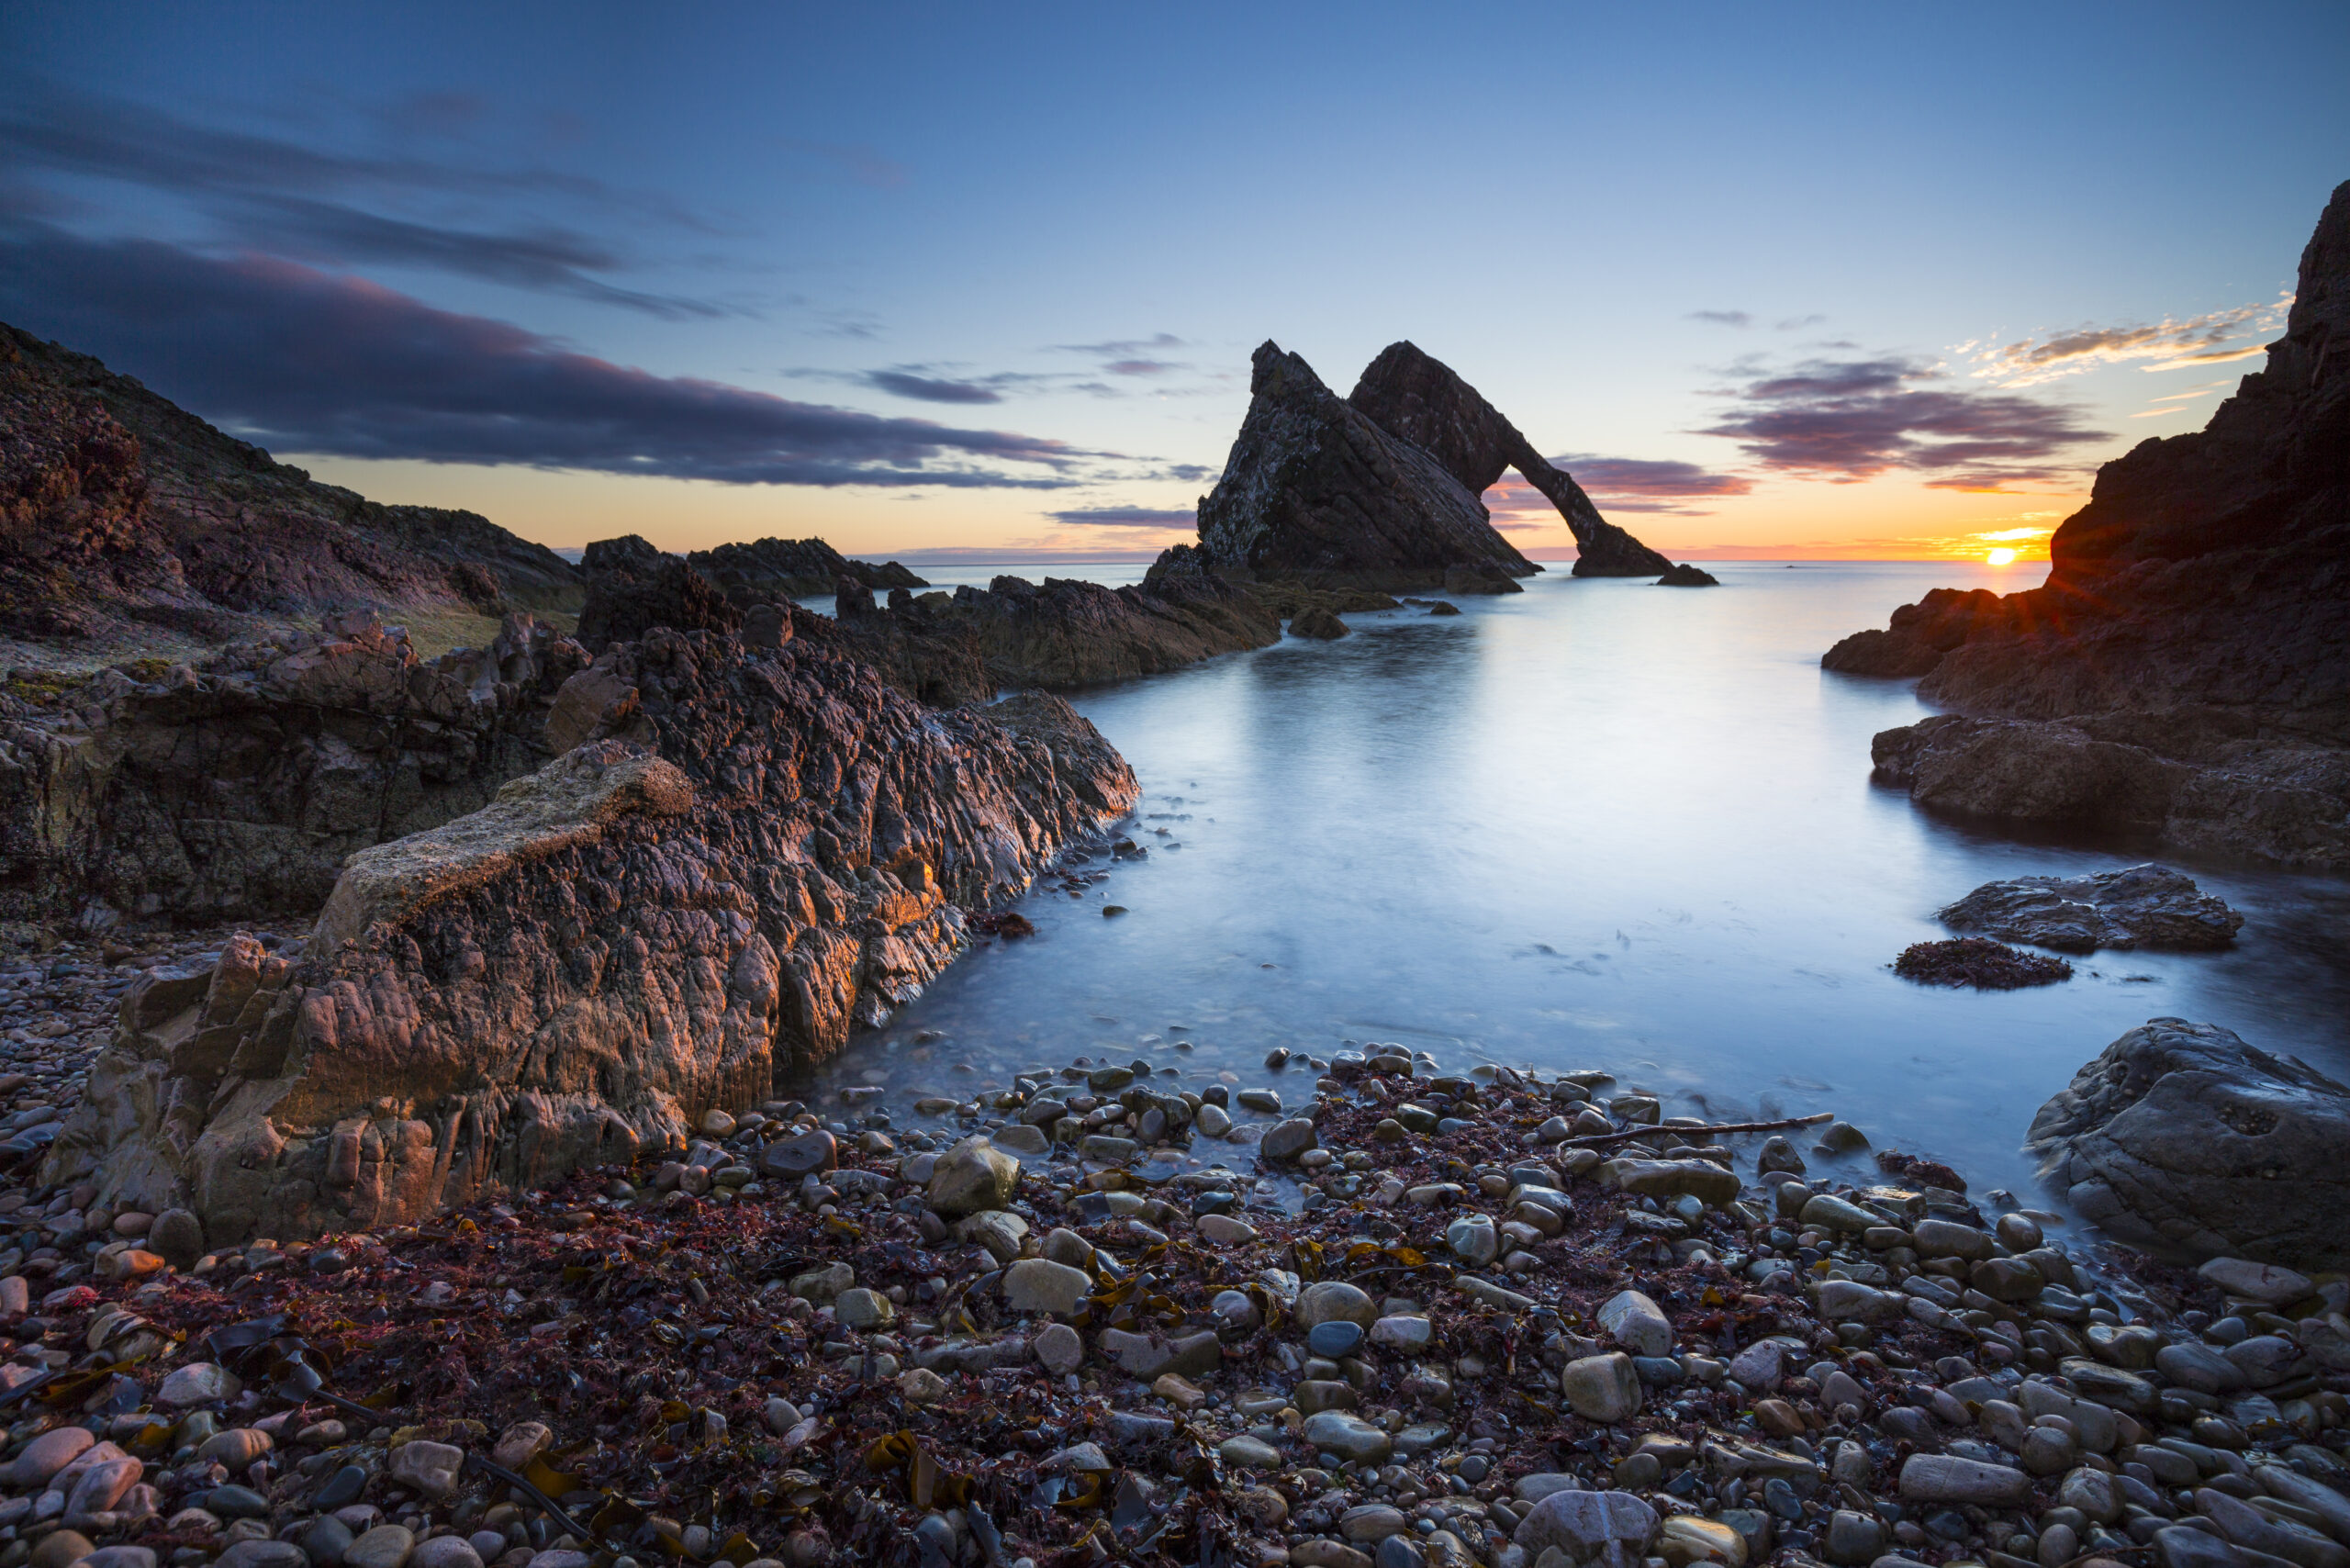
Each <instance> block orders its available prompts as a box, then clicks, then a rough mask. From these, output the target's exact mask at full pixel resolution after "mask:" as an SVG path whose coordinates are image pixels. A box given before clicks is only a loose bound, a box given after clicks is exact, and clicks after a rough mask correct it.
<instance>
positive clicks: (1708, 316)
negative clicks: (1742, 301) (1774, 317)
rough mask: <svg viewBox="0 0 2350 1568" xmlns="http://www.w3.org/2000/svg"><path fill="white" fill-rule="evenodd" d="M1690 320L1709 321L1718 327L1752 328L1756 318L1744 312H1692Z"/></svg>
mask: <svg viewBox="0 0 2350 1568" xmlns="http://www.w3.org/2000/svg"><path fill="white" fill-rule="evenodd" d="M1688 319H1690V320H1692V321H1707V322H1711V323H1712V324H1713V325H1714V326H1717V327H1751V326H1752V325H1754V318H1753V317H1752V316H1751V315H1749V314H1748V313H1747V312H1745V311H1743V310H1692V311H1691V312H1689V316H1688Z"/></svg>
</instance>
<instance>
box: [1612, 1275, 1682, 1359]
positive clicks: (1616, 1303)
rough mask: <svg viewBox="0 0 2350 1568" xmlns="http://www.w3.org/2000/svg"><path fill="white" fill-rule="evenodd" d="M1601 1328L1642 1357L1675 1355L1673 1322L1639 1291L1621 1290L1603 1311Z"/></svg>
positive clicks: (1619, 1343) (1627, 1348)
mask: <svg viewBox="0 0 2350 1568" xmlns="http://www.w3.org/2000/svg"><path fill="white" fill-rule="evenodd" d="M1599 1326H1600V1327H1602V1328H1604V1329H1606V1331H1607V1335H1608V1338H1612V1339H1614V1340H1615V1341H1616V1343H1617V1344H1618V1345H1621V1346H1623V1347H1624V1349H1626V1350H1630V1351H1631V1352H1633V1353H1634V1354H1635V1355H1641V1356H1669V1355H1671V1354H1673V1322H1672V1320H1671V1319H1670V1318H1668V1317H1666V1316H1664V1310H1663V1308H1662V1307H1660V1306H1658V1305H1657V1304H1656V1303H1655V1302H1653V1301H1651V1300H1650V1299H1649V1298H1648V1297H1647V1296H1645V1295H1643V1294H1640V1293H1639V1291H1618V1292H1617V1293H1616V1294H1614V1295H1612V1296H1609V1297H1608V1298H1607V1300H1606V1302H1605V1303H1603V1304H1602V1305H1601V1306H1600V1308H1599Z"/></svg>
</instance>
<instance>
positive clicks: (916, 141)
mask: <svg viewBox="0 0 2350 1568" xmlns="http://www.w3.org/2000/svg"><path fill="white" fill-rule="evenodd" d="M2345 66H2350V6H2342V5H2341V4H2339V0H2328V3H2324V4H2260V3H2256V0H2238V3H2236V4H2233V5H2230V6H2210V5H2198V6H2169V5H2161V4H2140V5H2132V6H2110V5H2097V6H2089V5H2065V4H2046V3H2040V4H2031V5H2018V6H2003V5H1997V4H1990V5H1979V6H1967V7H1956V8H1953V7H1922V6H1882V5H1869V6H1776V7H1758V6H1751V5H1715V4H1707V3H1704V0H1690V3H1684V4H1676V5H1673V6H1653V5H1644V6H1634V5H1617V6H1579V5H1572V4H1553V5H1549V6H1484V5H1470V4H1461V5H1453V6H1391V5H1382V4H1375V3H1368V0H1359V3H1355V4H1349V5H1344V6H1339V5H1310V4H1297V5H1273V6H1267V5H1264V4H1262V3H1261V0H1259V3H1257V4H1252V5H1247V6H1220V5H1214V4H1196V3H1195V4H1192V5H1187V6H1180V7H1151V8H1147V9H1146V8H1143V7H1131V6H1098V5H1097V6H1024V5H1013V6H991V7H973V6H894V5H889V4H867V5H861V6H821V7H818V6H789V5H760V6H728V5H715V4H713V5H704V6H674V7H655V6H599V5H593V4H580V3H576V0H575V3H572V4H566V5H563V6H530V5H502V6H478V5H467V6H434V5H427V4H413V3H411V4H403V5H400V6H361V5H337V6H316V5H284V6H271V5H244V4H235V3H216V4H207V5H204V6H193V5H173V4H164V3H157V0H144V3H140V4H129V5H117V4H109V3H106V0H73V3H72V4H50V3H49V0H13V3H12V4H11V5H9V6H6V7H5V8H4V9H0V319H6V320H8V321H10V322H13V323H15V324H16V325H18V326H21V327H24V328H27V329H28V330H32V331H34V332H37V333H39V334H40V335H41V336H43V337H51V338H55V339H57V340H59V341H61V342H64V343H66V344H68V345H69V346H71V347H74V348H78V349H82V350H84V351H85V352H89V353H96V354H98V355H100V356H101V357H102V358H104V359H105V360H106V362H107V363H108V364H109V365H110V366H112V367H113V368H115V369H117V370H120V371H124V372H127V373H129V374H131V375H137V376H139V377H140V378H141V379H142V380H144V381H145V382H147V383H148V384H149V385H150V386H152V387H154V388H155V389H156V390H158V391H160V392H162V393H163V394H164V395H166V396H168V397H170V398H173V399H175V400H176V401H178V402H180V403H182V404H183V405H185V407H187V408H189V409H194V410H195V411H196V412H198V413H200V414H202V415H204V416H205V417H206V418H207V419H210V420H214V421H215V422H216V423H218V424H220V425H221V426H223V427H224V428H226V429H229V430H231V431H235V432H236V433H239V434H241V435H243V436H245V437H247V438H248V439H251V440H253V441H256V442H260V443H261V444H263V445H264V446H266V447H268V448H269V449H270V450H271V451H272V452H273V453H274V454H275V455H277V456H278V457H280V458H281V459H284V460H285V461H288V462H294V463H298V464H300V465H304V466H306V467H308V468H309V469H310V470H311V471H312V472H313V473H315V474H316V475H318V476H319V477H321V478H325V479H329V480H331V481H333V482H335V483H338V484H343V485H348V486H350V487H353V488H355V489H358V490H360V491H362V492H364V493H365V494H366V495H368V496H371V497H373V498H377V499H381V500H387V501H405V502H420V503H427V504H432V505H441V506H460V507H465V508H469V509H471V510H477V511H480V512H483V513H485V514H486V515H487V516H489V517H490V518H491V519H492V520H494V521H498V522H500V523H502V524H504V525H506V526H507V527H509V528H511V529H513V530H515V531H516V532H519V533H521V534H523V535H525V536H526V537H529V538H532V539H534V540H538V541H540V542H542V543H548V544H553V545H556V546H571V545H577V544H582V543H586V542H588V540H591V539H598V538H604V537H609V536H610V535H613V534H617V533H622V532H637V533H642V534H643V535H644V536H646V537H647V538H649V539H651V540H653V541H654V542H655V543H658V544H661V545H663V546H664V547H666V548H671V549H680V550H682V549H693V548H701V547H705V546H708V545H711V544H714V543H722V542H723V541H727V540H735V539H751V538H757V537H761V536H765V535H768V534H779V535H784V536H787V537H801V536H805V535H809V534H817V535H821V536H822V537H824V538H826V539H828V540H830V541H831V542H832V543H834V544H835V545H836V546H838V547H839V548H841V549H843V550H845V551H846V552H847V553H849V554H856V555H872V556H890V555H895V556H901V557H903V558H905V559H908V560H919V559H923V558H929V559H951V558H954V557H956V556H957V555H961V556H965V557H968V558H973V559H982V558H984V559H1006V558H1014V557H1016V556H1018V555H1021V554H1038V555H1051V556H1057V557H1063V558H1067V557H1071V556H1082V555H1085V554H1128V555H1130V554H1134V553H1136V552H1146V553H1147V552H1149V551H1153V550H1156V549H1158V547H1160V546H1162V545H1164V544H1167V543H1175V542H1178V541H1181V540H1185V539H1188V538H1190V537H1191V536H1192V509H1193V507H1194V504H1195V503H1196V501H1197V499H1198V498H1199V497H1200V496H1201V495H1203V494H1204V493H1205V492H1206V491H1207V490H1208V489H1209V488H1211V487H1213V485H1214V482H1215V478H1216V476H1217V475H1218V474H1219V473H1220V471H1221V469H1222V467H1223V464H1224V460H1225V454H1226V452H1227V451H1228V449H1229V447H1230V444H1231V442H1232V438H1233V435H1234V433H1235V432H1236V431H1237V429H1238V426H1239V422H1240V420H1241V417H1242V415H1243V413H1244V412H1245V411H1246V409H1247V407H1248V358H1249V354H1250V353H1251V352H1252V351H1253V350H1254V349H1255V348H1256V346H1257V345H1258V344H1259V342H1264V341H1266V340H1267V339H1271V340H1273V341H1276V342H1279V343H1281V346H1282V347H1284V348H1286V349H1291V350H1293V351H1296V352H1298V353H1303V354H1304V357H1305V358H1306V359H1307V360H1308V361H1309V362H1310V363H1311V364H1313V365H1314V366H1315V369H1316V371H1317V372H1318V373H1319V374H1320V375H1321V376H1322V377H1323V379H1324V380H1325V381H1326V382H1327V383H1328V384H1329V385H1330V386H1332V388H1333V389H1334V390H1336V391H1337V392H1338V393H1339V394H1340V395H1342V396H1343V395H1344V394H1345V393H1346V392H1347V391H1348V389H1349V388H1350V387H1351V386H1353V383H1354V379H1355V377H1356V375H1358V374H1359V373H1360V371H1361V369H1362V368H1363V366H1364V365H1365V364H1368V363H1369V362H1370V360H1371V358H1372V356H1373V355H1374V354H1376V353H1378V352H1379V350H1380V349H1381V348H1382V347H1383V346H1385V345H1386V344H1387V343H1389V342H1393V341H1395V340H1397V339H1401V338H1408V339H1410V340H1411V341H1413V342H1416V343H1417V344H1419V346H1420V347H1422V348H1423V349H1425V350H1427V352H1428V353H1432V354H1434V355H1436V356H1437V357H1438V358H1439V359H1441V360H1443V361H1445V362H1446V363H1447V364H1450V365H1451V366H1452V367H1453V368H1454V369H1455V370H1457V371H1458V372H1460V375H1462V376H1463V377H1465V378H1466V379H1467V380H1468V381H1469V382H1470V383H1471V384H1472V385H1473V386H1476V387H1477V388H1478V389H1479V390H1480V391H1482V392H1483V394H1484V395H1485V396H1486V398H1488V399H1489V400H1490V401H1492V402H1493V403H1494V404H1495V405H1496V406H1497V407H1498V408H1500V409H1502V411H1503V412H1504V413H1505V414H1506V415H1507V416H1509V418H1510V419H1511V420H1513V421H1514V422H1515V423H1516V425H1517V426H1518V427H1519V429H1521V430H1522V431H1525V432H1526V433H1527V436H1528V438H1529V439H1530V440H1531V441H1532V442H1534V444H1535V445H1536V446H1537V447H1538V448H1539V449H1540V450H1541V451H1543V452H1545V453H1546V454H1555V455H1556V456H1557V457H1558V458H1560V459H1561V460H1562V462H1563V465H1565V466H1566V467H1567V468H1568V469H1569V471H1570V472H1572V473H1573V474H1575V475H1576V476H1577V477H1578V478H1579V479H1580V480H1581V481H1582V482H1583V485H1584V486H1585V487H1586V488H1587V489H1589V490H1590V491H1591V492H1592V494H1593V496H1594V498H1595V499H1596V500H1597V502H1598V503H1599V505H1600V507H1601V509H1602V510H1603V511H1605V512H1606V513H1607V515H1608V516H1609V517H1610V518H1611V519H1613V520H1614V521H1617V522H1619V523H1621V524H1623V525H1624V526H1626V527H1628V528H1629V529H1631V530H1632V531H1633V532H1635V533H1637V534H1639V535H1640V536H1641V537H1642V538H1644V539H1646V540H1647V541H1649V542H1650V543H1653V544H1656V545H1658V546H1659V547H1660V548H1662V549H1665V550H1666V551H1667V552H1668V553H1669V554H1676V555H1682V556H1698V557H1716V558H1723V557H1736V556H1740V555H1744V556H1751V557H1762V558H1780V557H1840V556H1841V557H1932V556H1945V555H1949V556H1964V557H1967V558H1972V559H1983V558H1986V557H1991V558H1994V559H1997V558H1998V556H1997V554H1995V553H2004V552H2013V553H2014V554H2015V557H2016V558H2017V559H2018V560H2019V561H2020V562H2024V563H2029V562H2030V561H2031V560H2034V559H2037V558H2040V557H2042V556H2043V555H2044V554H2045V541H2046V537H2047V534H2048V532H2049V531H2050V530H2052V529H2053V527H2054V525H2055V524H2056V523H2057V522H2058V521H2060V520H2061V519H2062V518H2064V517H2065V515H2066V514H2068V513H2069V512H2071V511H2072V510H2075V509H2076V507H2078V506H2079V505H2080V504H2081V503H2082V501H2083V500H2085V499H2086V498H2087V493H2088V484H2089V480H2090V476H2092V475H2093V473H2094V471H2095V469H2096V466H2097V465H2098V464H2099V463H2101V462H2103V461H2105V460H2107V459H2109V458H2110V457H2113V456H2115V455H2118V454H2120V453H2121V452H2123V451H2126V450H2127V449H2128V448H2129V447H2130V446H2132V445H2133V444H2135V443H2136V442H2139V441H2141V440H2143V439H2146V438H2148V437H2152V436H2166V435H2175V434H2177V433H2180V432H2182V431H2189V430H2194V429H2198V428H2199V427H2200V426H2201V425H2202V423H2203V421H2204V420H2206V419H2207V418H2209V416H2210V411H2211V409H2213V408H2214V407H2215V406H2216V405H2217V403H2218V401H2219V400H2220V399H2221V398H2223V397H2224V396H2226V395H2227V393H2228V392H2229V391H2230V390H2231V389H2232V388H2233V386H2234V384H2235V380H2236V378H2237V377H2238V376H2240V375H2243V374H2244V373H2246V372H2248V371H2253V370H2256V369H2258V368H2259V359H2258V353H2259V350H2260V348H2261V346H2262V345H2263V344H2264V343H2266V342H2269V341H2271V340H2272V339H2273V338H2274V337H2275V336H2277V331H2278V329H2279V327H2280V326H2281V323H2282V320H2283V311H2284V309H2285V308H2286V307H2287V306H2288V304H2289V301H2290V294H2291V289H2292V286H2293V274H2294V266H2295V263H2296V262H2297V260H2298V258H2299V256H2300V249H2301V246H2302V244H2303V243H2304V242H2305V241H2306V240H2307V239H2308V237H2309V233H2310V230H2311V228H2312V227H2313V225H2314V224H2315V221H2316V218H2317V215H2318V212H2319V210H2320V208H2321V207H2322V206H2323V204H2324V202H2325V199H2326V196H2327V195H2328V193H2329V192H2330V191H2331V190H2332V188H2333V185H2335V184H2336V183H2337V182H2338V181H2340V180H2341V179H2343V178H2344V177H2345V176H2350V94H2345V93H2344V92H2343V91H2342V90H2341V84H2342V81H2343V80H2344V67H2345ZM1486 500H1487V504H1488V505H1489V506H1491V507H1492V508H1493V509H1494V520H1495V522H1496V523H1497V525H1499V526H1501V527H1503V528H1504V529H1505V530H1506V531H1508V532H1509V533H1510V536H1511V538H1512V540H1513V542H1514V543H1517V544H1518V546H1519V547H1520V548H1521V549H1522V550H1525V551H1526V552H1527V554H1532V555H1535V556H1537V557H1538V558H1553V559H1555V558H1559V557H1560V556H1561V555H1564V554H1568V553H1570V552H1569V550H1568V548H1567V547H1568V546H1569V545H1570V544H1571V543H1572V542H1571V540H1570V538H1569V536H1568V534H1567V532H1566V529H1565V527H1564V525H1563V523H1561V521H1560V520H1559V519H1558V518H1557V516H1556V514H1555V513H1553V512H1550V510H1549V509H1548V508H1547V507H1546V506H1545V505H1543V504H1542V503H1541V501H1540V498H1539V497H1536V496H1533V495H1532V494H1531V493H1530V492H1529V491H1528V490H1527V488H1526V487H1524V486H1523V484H1522V483H1519V482H1516V480H1515V479H1514V478H1511V479H1505V482H1504V483H1502V484H1500V485H1497V486H1496V487H1494V489H1493V490H1492V491H1489V492H1488V494H1487V497H1486Z"/></svg>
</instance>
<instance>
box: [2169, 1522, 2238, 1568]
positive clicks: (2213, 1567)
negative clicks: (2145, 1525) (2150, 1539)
mask: <svg viewBox="0 0 2350 1568" xmlns="http://www.w3.org/2000/svg"><path fill="white" fill-rule="evenodd" d="M2154 1562H2155V1564H2156V1568H2244V1554H2243V1553H2242V1552H2240V1551H2237V1550H2236V1549H2235V1548H2234V1547H2233V1546H2230V1545H2229V1544H2228V1543H2227V1542H2226V1541H2224V1540H2221V1539H2220V1537H2219V1536H2217V1535H2215V1534H2213V1533H2212V1532H2211V1531H2210V1530H2205V1529H2195V1528H2194V1527H2193V1526H2191V1525H2172V1526H2170V1527H2169V1528H2168V1529H2159V1530H2156V1531H2155V1532H2154Z"/></svg>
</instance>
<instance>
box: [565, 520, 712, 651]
mask: <svg viewBox="0 0 2350 1568" xmlns="http://www.w3.org/2000/svg"><path fill="white" fill-rule="evenodd" d="M579 565H580V568H581V570H583V571H585V572H586V573H587V574H588V602H587V603H586V604H584V605H582V606H581V607H580V610H579V641H580V642H581V643H582V644H585V645H586V646H587V648H588V651H589V652H591V653H593V652H599V651H601V650H602V649H603V648H604V647H605V646H607V645H608V644H612V643H631V642H634V641H635V640H636V639H637V638H639V637H642V636H643V635H644V633H647V632H650V631H651V630H653V628H655V626H666V627H668V628H670V629H671V630H672V631H677V632H732V631H734V630H736V629H737V628H738V627H740V626H741V625H742V624H743V611H742V610H741V609H740V608H738V607H737V606H736V605H735V604H734V603H733V601H732V600H731V599H728V598H727V597H726V596H725V595H724V594H722V593H721V592H720V591H719V590H718V586H717V585H716V584H715V583H713V582H711V580H710V579H709V578H708V577H703V576H702V575H701V574H700V573H699V572H698V571H696V570H694V568H693V567H692V566H690V565H688V563H687V561H686V558H685V557H684V556H682V555H671V554H665V553H663V552H662V551H659V550H656V549H655V548H654V547H653V545H652V544H650V543H647V542H646V541H645V540H643V539H642V538H639V537H638V536H637V535H635V534H633V533H629V534H623V535H621V537H620V538H618V539H599V540H598V541H597V542H596V543H593V544H590V545H588V548H587V550H586V551H585V552H584V553H583V554H581V556H580V558H579Z"/></svg>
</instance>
